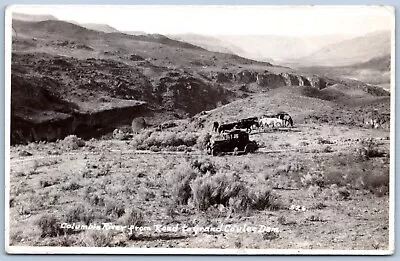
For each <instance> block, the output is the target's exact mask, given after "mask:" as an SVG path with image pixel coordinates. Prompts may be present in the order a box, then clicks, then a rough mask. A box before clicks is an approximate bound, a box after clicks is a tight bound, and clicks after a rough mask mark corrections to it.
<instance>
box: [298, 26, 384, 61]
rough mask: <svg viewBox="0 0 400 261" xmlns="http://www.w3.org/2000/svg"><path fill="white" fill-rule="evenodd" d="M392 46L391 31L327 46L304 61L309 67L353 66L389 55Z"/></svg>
mask: <svg viewBox="0 0 400 261" xmlns="http://www.w3.org/2000/svg"><path fill="white" fill-rule="evenodd" d="M390 45H391V40H390V31H378V32H374V33H370V34H367V35H365V36H360V37H357V38H354V39H350V40H345V41H342V42H340V43H336V44H332V45H329V46H326V47H324V48H322V49H321V50H319V51H317V52H315V53H313V54H311V55H309V56H307V57H304V58H303V59H302V60H303V64H308V65H313V64H314V65H329V66H344V65H351V64H354V63H362V62H367V61H369V60H371V59H373V58H377V57H382V56H387V55H389V54H390Z"/></svg>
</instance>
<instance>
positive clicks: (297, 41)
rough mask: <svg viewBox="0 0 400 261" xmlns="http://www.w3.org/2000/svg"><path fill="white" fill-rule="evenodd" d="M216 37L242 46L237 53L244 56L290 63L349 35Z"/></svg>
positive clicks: (236, 45) (233, 44) (239, 46)
mask: <svg viewBox="0 0 400 261" xmlns="http://www.w3.org/2000/svg"><path fill="white" fill-rule="evenodd" d="M215 38H217V39H219V40H221V41H223V42H225V43H227V44H230V45H231V46H235V47H237V48H240V49H236V50H235V53H236V54H238V55H241V56H243V57H247V58H251V59H256V60H259V61H272V60H274V61H276V62H277V63H288V62H290V61H292V60H296V59H298V58H301V57H304V56H307V55H310V54H311V53H313V52H315V51H317V50H318V49H320V48H321V47H323V46H326V45H329V44H333V43H337V42H340V41H343V40H345V39H348V36H345V35H322V36H301V37H299V36H297V37H294V36H292V37H290V36H280V35H221V36H215Z"/></svg>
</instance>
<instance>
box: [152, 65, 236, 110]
mask: <svg viewBox="0 0 400 261" xmlns="http://www.w3.org/2000/svg"><path fill="white" fill-rule="evenodd" d="M221 77H222V76H221ZM154 95H156V97H157V99H156V102H157V103H159V104H160V105H162V106H163V107H164V108H165V109H166V110H180V111H184V112H186V113H188V114H189V115H190V116H192V115H194V114H197V113H199V112H201V111H203V110H210V109H213V108H215V107H217V105H218V104H220V103H222V104H224V103H227V99H228V98H229V96H230V94H229V92H228V91H226V90H225V89H224V88H222V87H220V86H217V85H213V84H210V83H208V82H205V81H203V80H202V79H200V78H197V77H194V76H193V75H190V74H185V73H179V72H173V73H171V72H170V73H167V74H166V75H165V76H162V77H160V78H159V79H158V82H156V83H155V87H154Z"/></svg>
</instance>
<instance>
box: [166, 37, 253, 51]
mask: <svg viewBox="0 0 400 261" xmlns="http://www.w3.org/2000/svg"><path fill="white" fill-rule="evenodd" d="M168 37H169V38H171V39H175V40H178V41H183V42H187V43H191V44H193V45H197V46H200V47H202V48H204V49H206V50H208V51H211V52H220V53H230V54H237V55H242V54H244V53H246V52H245V51H244V50H243V49H241V48H239V47H238V46H235V45H233V44H230V43H228V42H225V41H223V40H221V39H218V37H213V36H205V35H199V34H174V35H168Z"/></svg>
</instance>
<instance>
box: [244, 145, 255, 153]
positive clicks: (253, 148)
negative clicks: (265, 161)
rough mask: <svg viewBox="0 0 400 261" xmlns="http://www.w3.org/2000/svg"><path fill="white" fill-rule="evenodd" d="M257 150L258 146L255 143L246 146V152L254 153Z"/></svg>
mask: <svg viewBox="0 0 400 261" xmlns="http://www.w3.org/2000/svg"><path fill="white" fill-rule="evenodd" d="M255 150H256V148H255V146H254V145H253V144H247V145H246V147H245V148H244V151H245V152H246V153H253V152H254V151H255Z"/></svg>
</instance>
